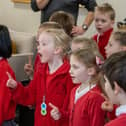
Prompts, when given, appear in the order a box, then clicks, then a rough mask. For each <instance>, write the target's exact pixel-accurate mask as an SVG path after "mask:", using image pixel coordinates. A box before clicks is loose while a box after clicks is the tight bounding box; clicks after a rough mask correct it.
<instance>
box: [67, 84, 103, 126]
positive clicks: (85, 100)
mask: <svg viewBox="0 0 126 126" xmlns="http://www.w3.org/2000/svg"><path fill="white" fill-rule="evenodd" d="M76 89H77V87H76V88H74V89H73V90H72V92H71V97H70V125H69V126H104V123H105V121H104V120H105V118H104V116H105V112H104V111H102V109H101V104H102V102H103V101H104V99H103V97H102V96H101V91H100V89H99V87H98V86H95V87H94V88H92V89H91V90H90V91H88V92H87V93H86V94H84V95H83V96H81V97H80V98H79V99H78V100H77V102H76V103H74V100H75V92H76Z"/></svg>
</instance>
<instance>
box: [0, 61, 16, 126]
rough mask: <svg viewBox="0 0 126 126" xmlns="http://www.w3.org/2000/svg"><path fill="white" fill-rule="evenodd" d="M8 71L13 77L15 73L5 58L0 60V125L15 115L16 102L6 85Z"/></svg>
mask: <svg viewBox="0 0 126 126" xmlns="http://www.w3.org/2000/svg"><path fill="white" fill-rule="evenodd" d="M6 72H9V73H10V74H11V76H12V77H13V78H14V79H15V74H14V72H13V70H12V69H11V67H10V65H9V64H8V61H7V60H6V59H1V60H0V126H1V125H2V122H3V121H5V120H11V119H14V117H15V110H16V103H15V102H14V101H13V100H12V97H11V92H10V90H9V89H8V88H7V86H6V82H7V80H8V76H7V74H6Z"/></svg>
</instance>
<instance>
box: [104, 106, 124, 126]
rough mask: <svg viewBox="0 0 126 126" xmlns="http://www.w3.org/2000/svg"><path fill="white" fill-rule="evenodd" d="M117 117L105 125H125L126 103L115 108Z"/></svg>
mask: <svg viewBox="0 0 126 126" xmlns="http://www.w3.org/2000/svg"><path fill="white" fill-rule="evenodd" d="M116 116H117V118H116V119H114V120H112V121H110V122H109V123H107V124H106V125H105V126H125V125H126V105H122V106H120V107H118V108H117V109H116Z"/></svg>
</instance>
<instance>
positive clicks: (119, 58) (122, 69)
mask: <svg viewBox="0 0 126 126" xmlns="http://www.w3.org/2000/svg"><path fill="white" fill-rule="evenodd" d="M102 71H103V74H104V75H105V76H106V77H107V79H108V80H109V82H110V85H111V87H112V89H114V88H115V86H114V81H116V82H117V83H118V85H119V86H120V87H121V88H122V89H123V90H124V91H125V92H126V52H125V51H121V52H118V53H114V54H112V55H111V56H110V57H109V58H108V59H107V60H106V61H105V63H104V64H103V66H102Z"/></svg>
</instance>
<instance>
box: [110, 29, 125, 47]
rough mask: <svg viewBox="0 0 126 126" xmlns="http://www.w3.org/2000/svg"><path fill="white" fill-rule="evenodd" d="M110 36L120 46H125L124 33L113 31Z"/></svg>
mask: <svg viewBox="0 0 126 126" xmlns="http://www.w3.org/2000/svg"><path fill="white" fill-rule="evenodd" d="M112 36H113V38H114V40H116V41H117V42H119V44H120V45H122V46H126V31H115V32H113V33H112Z"/></svg>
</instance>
